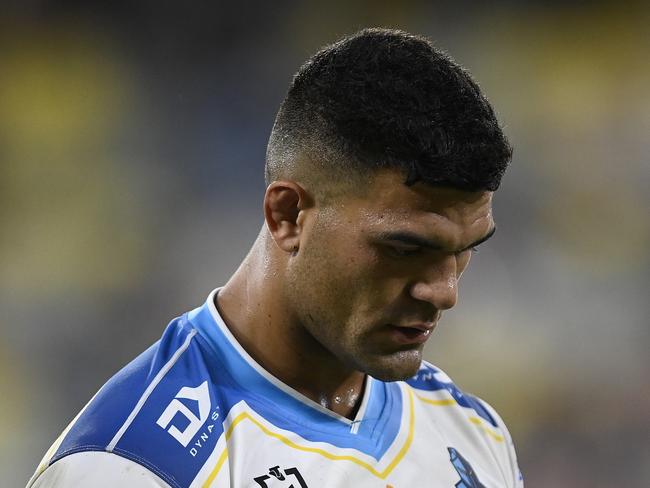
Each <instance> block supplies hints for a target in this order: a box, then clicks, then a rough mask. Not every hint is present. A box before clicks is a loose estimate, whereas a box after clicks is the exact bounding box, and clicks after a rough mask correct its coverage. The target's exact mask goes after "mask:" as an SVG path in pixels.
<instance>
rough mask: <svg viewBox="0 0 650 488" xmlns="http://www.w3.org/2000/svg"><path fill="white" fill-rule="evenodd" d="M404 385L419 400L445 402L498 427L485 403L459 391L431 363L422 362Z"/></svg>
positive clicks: (495, 418)
mask: <svg viewBox="0 0 650 488" xmlns="http://www.w3.org/2000/svg"><path fill="white" fill-rule="evenodd" d="M406 383H407V384H408V385H409V386H411V387H412V388H413V389H414V390H415V391H416V394H418V393H419V394H420V395H419V396H420V398H421V399H430V400H431V401H434V400H439V404H440V405H443V404H444V402H445V401H446V403H447V404H449V405H458V406H460V407H463V408H466V409H471V410H473V411H474V413H475V414H476V415H478V416H479V417H481V418H482V419H483V420H485V421H486V422H488V423H489V424H490V425H492V426H493V427H499V423H498V421H497V420H498V417H495V416H494V415H493V412H494V410H493V409H491V408H487V407H486V403H485V402H484V401H482V400H480V399H479V398H477V397H475V396H473V395H470V394H469V393H465V392H463V391H461V390H460V388H458V387H457V386H456V384H455V383H454V382H453V380H452V379H451V378H450V377H449V376H448V375H447V374H446V373H445V372H444V371H443V370H442V369H440V368H438V367H437V366H434V365H433V364H431V363H428V362H426V361H422V365H421V366H420V369H419V371H418V372H417V373H416V374H415V376H413V377H412V378H409V379H408V380H406Z"/></svg>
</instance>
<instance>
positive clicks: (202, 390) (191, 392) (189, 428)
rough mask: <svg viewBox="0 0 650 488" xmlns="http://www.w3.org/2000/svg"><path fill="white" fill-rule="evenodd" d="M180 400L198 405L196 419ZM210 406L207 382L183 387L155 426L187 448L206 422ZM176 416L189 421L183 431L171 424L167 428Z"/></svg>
mask: <svg viewBox="0 0 650 488" xmlns="http://www.w3.org/2000/svg"><path fill="white" fill-rule="evenodd" d="M181 398H182V399H185V400H193V401H195V402H196V403H198V413H199V415H198V417H197V415H196V414H195V413H194V412H193V411H192V410H190V409H189V408H188V407H187V406H185V404H184V403H182V402H181V401H180V400H179V399H181ZM211 406H212V404H211V402H210V391H209V390H208V382H207V381H204V382H203V383H201V384H200V385H199V386H197V387H195V388H190V387H189V386H184V387H183V388H181V389H180V390H179V391H178V393H176V397H175V398H174V399H173V400H172V401H171V403H170V404H169V405H167V408H166V409H165V411H164V412H163V413H162V415H160V418H158V420H157V421H156V424H158V425H159V426H160V427H162V428H163V429H165V430H166V431H167V432H169V434H170V435H171V436H172V437H173V438H174V439H176V440H177V441H178V442H180V443H181V445H182V446H183V447H187V445H188V444H189V443H190V441H191V440H192V438H193V437H194V436H195V435H196V433H197V432H198V431H199V429H200V428H201V426H202V425H203V424H204V423H205V421H206V420H208V416H209V414H210V407H211ZM176 414H181V415H183V416H184V417H185V418H187V420H189V424H187V425H186V426H185V428H184V429H183V430H180V429H179V428H178V427H176V426H175V425H173V424H172V425H171V427H169V429H168V428H167V427H168V426H169V424H171V423H172V420H173V419H174V417H175V416H176Z"/></svg>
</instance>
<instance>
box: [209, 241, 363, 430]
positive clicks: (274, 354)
mask: <svg viewBox="0 0 650 488" xmlns="http://www.w3.org/2000/svg"><path fill="white" fill-rule="evenodd" d="M269 239H270V238H269V237H268V236H267V235H266V233H265V230H264V229H263V230H262V232H261V233H260V235H259V236H258V238H257V240H256V241H255V244H254V245H253V248H252V250H251V252H250V253H249V254H248V256H247V257H246V259H244V261H243V263H242V264H241V266H240V267H239V269H238V270H237V271H236V272H235V274H234V275H233V276H232V278H231V279H230V280H229V281H228V283H227V284H226V285H225V286H224V287H223V288H222V289H221V290H220V291H219V294H218V295H217V297H216V298H215V305H216V307H217V309H218V310H219V313H220V314H221V316H222V317H223V319H224V321H225V322H226V324H227V325H228V328H229V329H230V331H231V332H232V334H233V335H234V336H235V338H236V339H237V340H238V341H239V343H240V344H241V345H242V347H243V348H244V349H245V350H246V352H248V354H250V355H251V356H252V357H253V359H255V361H257V362H258V363H259V364H260V365H261V366H262V367H263V368H264V369H266V370H267V371H269V372H270V373H271V374H273V375H274V376H275V377H276V378H278V379H279V380H280V381H282V382H284V383H286V384H287V385H289V386H291V387H292V388H294V389H295V390H297V391H298V392H300V393H301V394H303V395H305V396H306V397H307V398H310V399H311V400H313V401H315V402H317V403H319V404H321V405H322V406H324V407H325V408H328V409H330V410H332V411H333V412H335V413H337V414H339V415H342V416H344V417H348V418H353V417H354V416H355V414H356V411H357V409H358V407H359V404H360V403H361V396H362V393H363V385H364V378H365V375H364V374H363V373H361V372H359V371H355V370H353V369H351V368H349V367H346V366H345V365H344V364H342V363H341V361H339V360H338V359H337V358H336V357H334V356H333V355H332V354H331V353H330V352H329V351H328V350H326V349H325V348H323V346H322V345H321V344H320V343H318V342H317V341H316V340H315V339H314V338H313V337H312V336H311V335H310V334H309V333H308V332H307V331H306V330H305V329H304V328H303V327H302V325H301V324H300V323H299V322H298V321H297V320H295V318H294V317H293V314H292V313H291V309H290V307H289V304H287V303H286V300H284V299H283V296H282V289H283V286H282V283H281V282H280V281H281V279H282V278H281V277H282V276H283V275H282V269H281V268H282V266H281V262H278V261H280V259H283V256H280V257H279V258H280V259H272V257H271V256H270V255H269V253H272V252H274V251H275V250H274V249H273V248H272V247H271V246H269V244H271V245H274V243H273V242H270V243H269V242H268V240H269Z"/></svg>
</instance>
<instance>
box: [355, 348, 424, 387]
mask: <svg viewBox="0 0 650 488" xmlns="http://www.w3.org/2000/svg"><path fill="white" fill-rule="evenodd" d="M373 363H374V364H372V365H366V368H364V372H365V373H367V374H369V375H370V376H372V377H373V378H375V379H378V380H381V381H402V380H406V379H409V378H411V377H413V376H415V374H416V373H417V372H418V370H419V369H420V365H421V364H422V355H421V354H420V353H419V351H402V352H400V353H397V354H394V355H391V356H389V357H382V358H381V359H380V360H378V361H374V362H373Z"/></svg>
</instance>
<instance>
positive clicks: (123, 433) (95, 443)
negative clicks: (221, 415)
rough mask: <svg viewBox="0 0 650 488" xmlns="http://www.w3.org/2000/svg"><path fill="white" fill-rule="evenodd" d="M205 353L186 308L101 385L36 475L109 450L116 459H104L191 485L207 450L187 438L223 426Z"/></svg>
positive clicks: (94, 457)
mask: <svg viewBox="0 0 650 488" xmlns="http://www.w3.org/2000/svg"><path fill="white" fill-rule="evenodd" d="M206 355H207V353H206V348H205V345H204V344H203V343H202V340H201V339H200V337H199V335H198V334H197V330H196V329H195V328H194V327H193V325H192V323H191V322H190V321H189V320H188V319H187V314H186V315H184V316H182V317H180V318H178V319H175V320H174V321H172V322H171V323H170V324H169V326H168V327H167V328H166V329H165V332H164V334H163V336H162V338H161V339H160V340H159V341H158V342H157V343H156V344H154V345H153V346H151V347H150V348H149V349H147V350H146V351H145V352H144V353H142V354H141V355H140V356H138V357H137V358H136V359H135V360H133V361H132V362H131V363H129V364H128V365H127V366H125V367H124V368H123V369H122V370H121V371H119V372H118V373H117V374H116V375H115V376H113V377H112V378H111V379H110V380H109V381H108V382H107V383H106V384H105V385H104V386H102V388H101V389H100V390H99V391H98V392H97V394H96V395H95V396H94V397H93V398H92V399H91V400H90V402H89V403H88V404H87V405H86V406H85V407H84V409H83V410H82V411H81V412H80V413H79V415H78V416H77V417H76V418H75V419H74V420H73V421H72V422H71V424H70V425H69V426H68V428H67V429H66V430H65V431H64V432H63V434H62V435H61V437H60V438H59V439H58V440H57V441H56V442H55V444H54V445H53V446H52V448H51V449H50V451H49V452H48V454H46V456H45V458H44V460H43V462H42V463H41V465H40V466H39V469H38V471H37V475H36V476H37V477H38V475H39V473H43V472H44V471H45V470H47V471H50V470H52V469H53V467H55V466H57V465H59V463H62V462H63V463H64V464H61V466H65V465H67V463H71V462H73V461H71V460H67V458H71V459H72V458H74V459H75V460H79V459H81V458H80V457H79V456H78V454H79V453H105V454H110V455H111V457H108V458H107V457H102V458H101V459H111V460H112V461H103V462H108V463H109V464H110V463H115V462H117V461H114V458H116V457H117V458H119V459H125V460H128V461H129V462H131V463H136V464H138V465H140V466H143V467H144V468H146V469H147V470H148V471H150V472H152V473H154V474H155V475H156V476H157V477H158V478H160V479H162V480H163V481H164V482H165V483H167V484H168V485H169V486H182V485H187V484H189V483H188V480H191V479H192V478H193V477H194V475H195V473H196V471H198V469H199V468H200V466H201V465H202V464H203V462H204V461H205V459H202V458H203V452H206V454H207V451H208V449H203V450H201V452H199V451H198V450H196V449H195V450H193V451H192V453H191V452H190V451H191V450H192V446H191V445H189V444H190V440H192V439H193V438H194V437H195V436H196V435H198V434H200V432H199V431H200V430H201V429H208V428H209V429H210V434H212V431H213V430H219V429H222V426H221V422H218V423H217V422H214V420H216V417H215V415H216V416H218V414H217V413H216V411H215V408H216V409H218V407H216V404H217V402H216V400H215V392H214V391H213V390H214V388H211V385H213V384H214V382H213V381H212V380H211V377H210V374H209V373H208V369H209V368H208V366H207V364H206ZM215 434H217V433H216V432H215ZM209 437H210V439H209V440H212V439H215V438H216V437H218V435H210V436H209ZM89 456H90V455H89ZM90 457H92V458H93V459H99V458H96V456H95V455H94V454H93V455H92V456H90ZM84 459H85V457H84ZM74 466H75V467H76V469H78V468H79V465H78V464H77V463H75V464H74ZM35 486H38V485H35ZM93 486H94V485H93ZM113 486H124V485H119V484H115V485H113ZM138 486H139V485H138ZM146 486H149V485H146ZM154 486H155V485H154Z"/></svg>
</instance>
